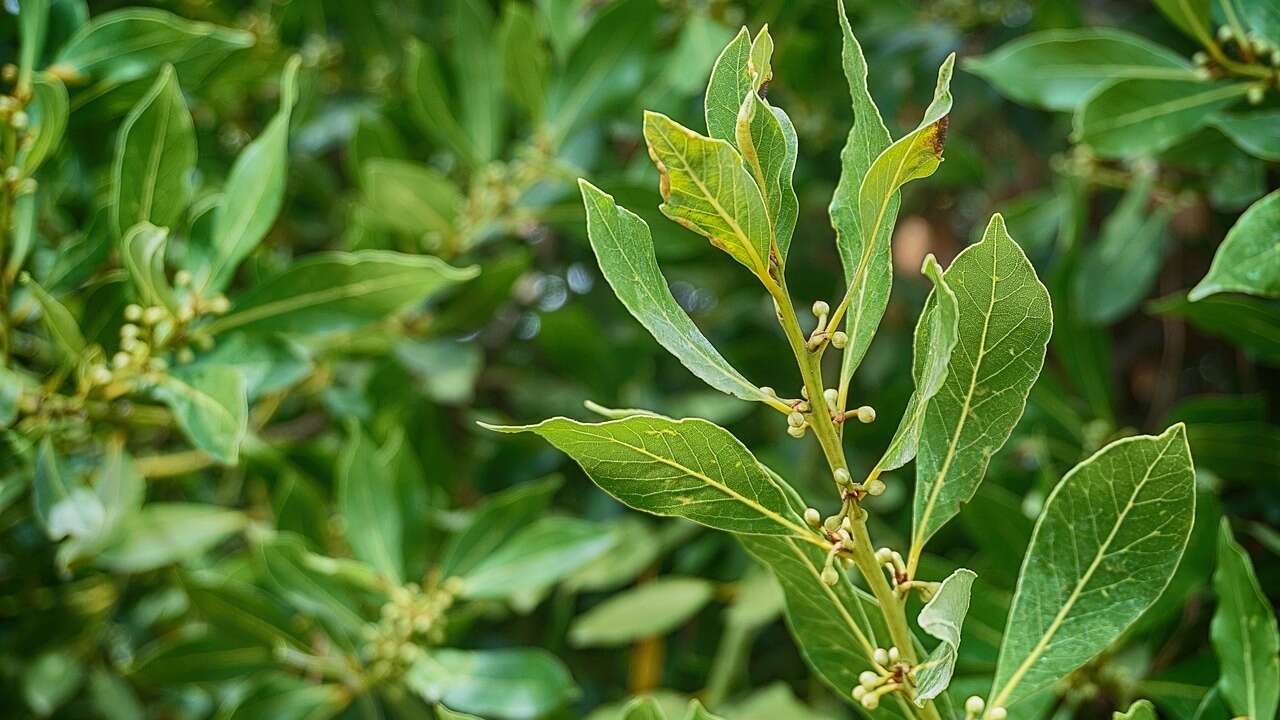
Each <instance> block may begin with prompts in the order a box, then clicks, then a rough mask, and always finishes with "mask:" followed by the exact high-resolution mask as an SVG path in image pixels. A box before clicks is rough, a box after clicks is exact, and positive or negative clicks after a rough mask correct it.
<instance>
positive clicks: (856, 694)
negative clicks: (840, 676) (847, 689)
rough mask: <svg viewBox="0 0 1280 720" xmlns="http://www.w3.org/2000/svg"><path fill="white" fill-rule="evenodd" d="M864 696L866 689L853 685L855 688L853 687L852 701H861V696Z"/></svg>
mask: <svg viewBox="0 0 1280 720" xmlns="http://www.w3.org/2000/svg"><path fill="white" fill-rule="evenodd" d="M866 694H867V689H866V688H864V687H862V686H861V685H855V686H854V687H853V699H854V700H861V699H862V696H863V695H866Z"/></svg>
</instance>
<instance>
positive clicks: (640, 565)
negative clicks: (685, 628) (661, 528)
mask: <svg viewBox="0 0 1280 720" xmlns="http://www.w3.org/2000/svg"><path fill="white" fill-rule="evenodd" d="M608 527H609V534H610V535H612V536H613V547H612V549H611V550H609V552H607V553H605V554H604V555H601V556H600V557H598V558H596V559H595V560H592V561H591V562H590V563H587V564H586V565H584V566H582V567H581V568H579V569H578V571H577V572H575V573H573V574H572V575H570V576H569V577H567V578H566V579H565V586H566V587H568V588H569V589H571V590H573V591H575V592H598V591H601V590H612V589H614V588H617V587H620V586H622V585H626V584H628V583H630V582H631V581H633V580H635V579H636V578H637V577H639V576H640V574H641V573H643V572H644V571H645V570H646V569H647V568H648V567H649V566H650V565H652V564H653V562H654V561H655V560H657V558H658V556H659V554H660V553H661V552H662V547H661V544H660V541H659V538H658V537H657V535H656V534H655V533H654V532H653V531H652V530H650V529H649V523H647V522H646V521H644V520H642V519H640V518H639V517H636V516H634V515H624V516H622V517H619V518H616V519H613V520H610V521H609V526H608Z"/></svg>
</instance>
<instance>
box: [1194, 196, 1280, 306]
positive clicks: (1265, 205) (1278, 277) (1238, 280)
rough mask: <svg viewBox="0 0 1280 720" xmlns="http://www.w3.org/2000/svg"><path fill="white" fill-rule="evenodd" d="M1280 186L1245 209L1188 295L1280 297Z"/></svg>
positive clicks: (1198, 297) (1204, 296) (1198, 298)
mask: <svg viewBox="0 0 1280 720" xmlns="http://www.w3.org/2000/svg"><path fill="white" fill-rule="evenodd" d="M1278 237H1280V190H1278V191H1276V192H1273V193H1271V194H1270V195H1267V196H1266V197H1264V198H1262V199H1261V200H1259V201H1258V202H1256V203H1254V204H1253V205H1251V206H1250V207H1249V209H1248V210H1245V211H1244V214H1243V215H1241V216H1240V219H1239V220H1237V221H1236V224H1235V225H1233V226H1232V227H1231V230H1229V231H1228V232H1227V237H1226V239H1225V240H1223V241H1222V244H1221V245H1219V246H1218V251H1217V252H1216V253H1214V255H1213V264H1211V265H1210V266H1209V273H1208V274H1207V275H1205V276H1204V279H1203V280H1201V281H1200V282H1199V283H1198V284H1197V285H1196V286H1195V287H1194V288H1192V290H1191V292H1189V293H1187V299H1189V300H1191V301H1193V302H1194V301H1196V300H1202V299H1204V298H1206V297H1209V296H1210V295H1214V294H1216V293H1225V292H1241V293H1245V294H1248V295H1256V296H1258V297H1266V298H1280V241H1278V240H1277V238H1278Z"/></svg>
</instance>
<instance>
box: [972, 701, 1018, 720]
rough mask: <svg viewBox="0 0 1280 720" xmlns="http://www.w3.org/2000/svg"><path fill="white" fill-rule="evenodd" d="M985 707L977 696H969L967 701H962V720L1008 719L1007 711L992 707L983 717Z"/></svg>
mask: <svg viewBox="0 0 1280 720" xmlns="http://www.w3.org/2000/svg"><path fill="white" fill-rule="evenodd" d="M986 707H987V703H986V702H985V701H983V699H982V698H980V697H978V696H977V695H970V696H969V699H968V700H965V701H964V720H978V718H984V720H1006V719H1007V718H1008V717H1009V711H1007V710H1005V709H1004V708H1002V707H993V708H991V709H990V710H987V714H986V715H983V714H982V711H983V710H985V709H986Z"/></svg>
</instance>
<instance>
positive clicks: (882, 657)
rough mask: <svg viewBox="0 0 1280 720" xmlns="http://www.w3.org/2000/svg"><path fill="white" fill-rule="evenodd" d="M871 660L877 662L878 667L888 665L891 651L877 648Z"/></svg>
mask: <svg viewBox="0 0 1280 720" xmlns="http://www.w3.org/2000/svg"><path fill="white" fill-rule="evenodd" d="M871 659H872V660H875V661H876V664H877V665H888V664H889V651H888V650H885V649H884V648H876V651H875V652H874V653H872V655H871Z"/></svg>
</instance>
